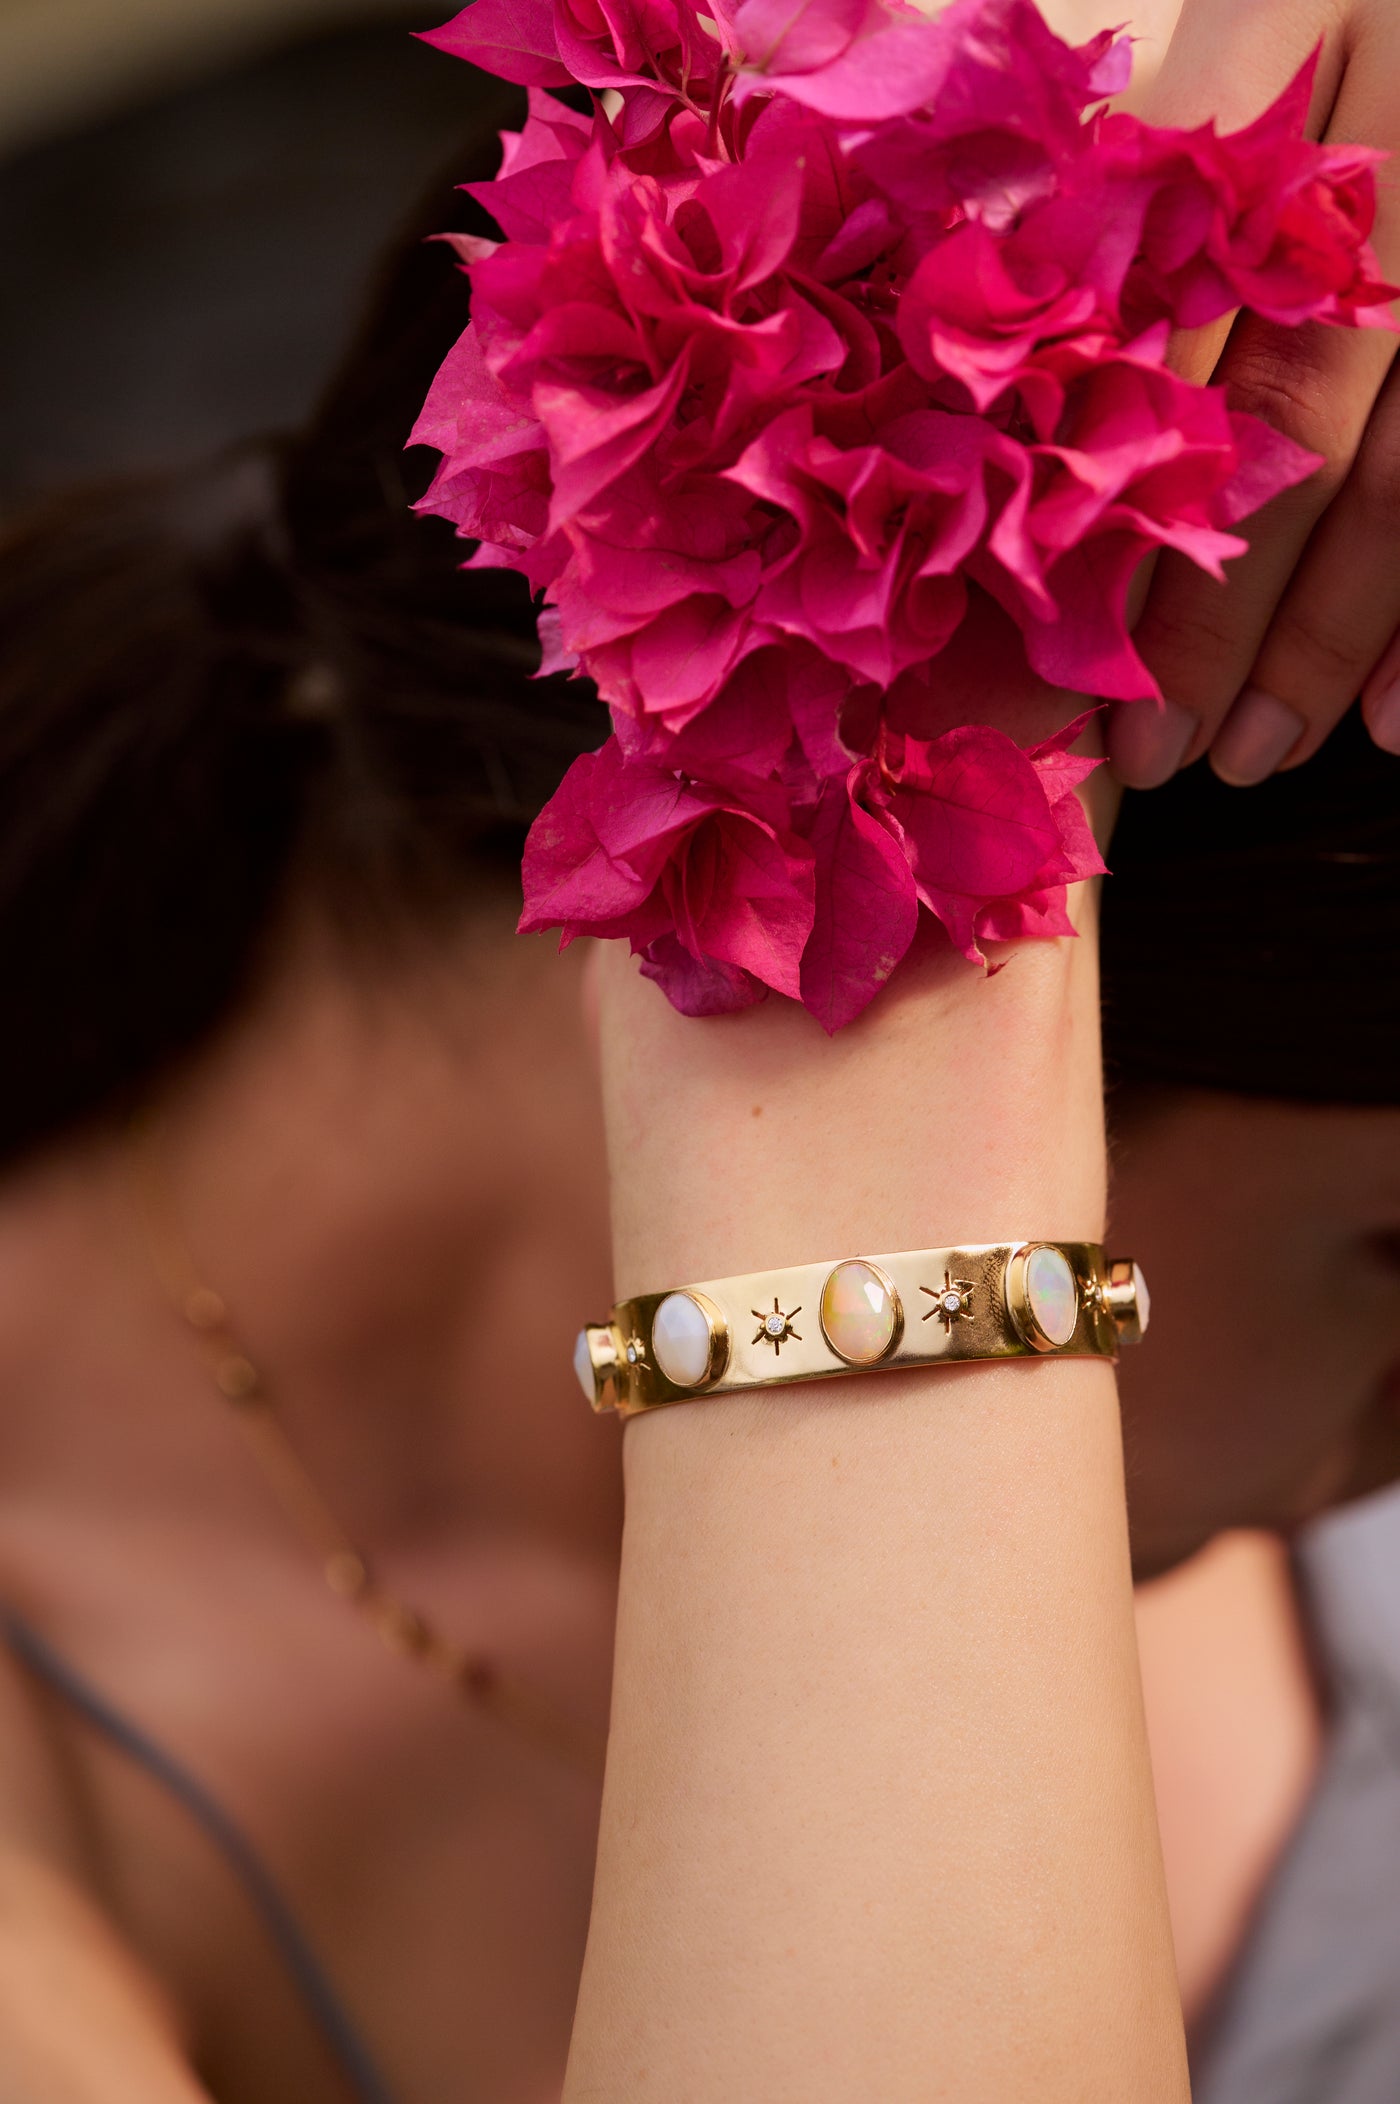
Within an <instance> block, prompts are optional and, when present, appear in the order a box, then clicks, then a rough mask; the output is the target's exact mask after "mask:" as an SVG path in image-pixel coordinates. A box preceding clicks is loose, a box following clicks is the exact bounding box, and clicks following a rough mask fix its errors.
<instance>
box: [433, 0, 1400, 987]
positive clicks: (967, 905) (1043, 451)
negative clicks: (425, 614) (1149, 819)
mask: <svg viewBox="0 0 1400 2104" xmlns="http://www.w3.org/2000/svg"><path fill="white" fill-rule="evenodd" d="M709 5H710V6H711V9H712V11H711V12H703V11H698V10H697V8H696V7H695V6H694V5H693V4H692V0H473V4H472V5H471V6H470V7H468V8H467V9H466V11H465V12H464V13H463V14H462V15H460V16H459V17H458V18H457V19H456V20H455V21H454V22H452V23H450V24H449V25H448V26H447V27H446V28H444V29H442V30H439V31H437V32H435V33H434V35H433V37H432V39H431V41H433V42H436V43H437V44H439V45H441V46H443V47H444V48H446V49H447V50H450V51H453V52H455V53H457V54H458V55H460V56H461V57H463V58H466V59H470V60H472V61H473V62H475V63H476V64H478V65H481V66H484V67H486V68H488V69H489V70H491V71H493V72H496V73H498V74H501V75H503V76H504V77H505V78H507V79H509V80H513V81H516V82H519V83H521V84H523V85H525V86H526V87H528V88H529V90H530V98H529V116H528V120H527V122H526V124H525V126H524V129H523V130H522V131H521V132H520V133H519V134H507V135H506V138H505V155H504V159H503V163H502V167H501V172H500V175H499V177H498V178H497V180H496V181H494V182H492V183H489V184H484V185H480V186H477V187H476V190H475V194H476V195H477V196H478V197H479V198H480V199H481V201H482V202H483V203H484V204H485V205H486V206H487V207H488V208H489V210H490V212H491V214H492V216H493V218H494V220H495V221H496V223H497V225H498V226H499V228H500V230H501V233H502V235H503V237H504V238H503V239H502V240H501V241H500V242H490V241H485V240H480V239H476V238H467V237H458V246H459V248H460V250H461V253H462V257H463V260H464V262H465V264H466V266H467V268H468V270H469V272H470V276H471V284H472V323H471V327H470V328H469V329H468V331H467V333H466V335H465V336H464V338H463V339H462V341H461V342H460V343H459V345H458V346H457V348H456V350H455V351H454V353H453V354H452V356H451V358H450V359H449V360H448V362H447V364H446V365H445V366H444V368H443V370H442V372H441V374H440V375H439V377H438V380H437V382H436V385H435V386H434V389H433V392H432V395H431V397H430V399H429V402H428V404H427V407H426V409H425V411H424V414H423V417H422V420H421V422H420V424H419V426H418V428H417V431H416V433H415V438H416V439H417V440H418V442H420V443H426V444H429V445H432V446H434V447H436V448H437V449H438V450H439V451H440V452H441V454H442V456H443V458H442V464H441V468H440V471H439V473H438V475H437V477H436V479H435V481H434V483H433V487H432V489H431V491H430V492H429V494H428V496H427V498H426V499H425V500H424V501H425V506H426V508H427V509H429V510H431V511H434V512H437V513H440V514H443V515H445V516H447V517H448V518H450V519H452V520H453V521H454V522H455V524H456V526H457V527H458V529H459V531H460V532H461V533H462V534H463V535H464V536H466V537H468V538H470V539H472V540H474V541H476V542H478V543H479V547H478V550H477V552H476V554H475V555H474V556H473V558H472V560H473V562H474V563H476V564H478V565H504V566H506V567H509V568H512V569H515V570H518V571H520V572H521V573H522V574H523V575H524V576H525V577H526V578H527V579H528V581H529V583H530V586H531V587H532V589H533V590H534V591H535V592H536V593H537V594H538V595H540V596H541V598H542V600H543V602H544V610H543V613H542V617H541V633H542V636H543V638H544V641H545V650H546V666H547V668H548V669H553V670H558V669H561V668H570V669H575V670H577V671H579V672H580V673H583V674H586V675H588V676H589V677H591V678H592V679H593V680H594V681H596V683H597V686H598V690H599V693H600V695H601V697H602V699H603V700H604V701H605V702H606V703H607V704H608V706H609V708H610V710H611V712H612V722H613V736H612V738H611V739H610V740H609V742H608V743H607V745H605V746H604V747H603V749H602V750H601V751H600V752H598V753H597V754H595V755H592V756H591V757H589V758H587V759H584V760H581V761H579V762H578V763H577V764H576V766H575V767H574V769H573V770H572V771H571V773H570V774H569V776H568V778H567V779H566V781H565V782H564V784H563V786H562V788H561V789H560V791H559V793H558V795H557V796H556V797H555V798H554V800H553V802H552V803H551V804H550V805H549V807H548V808H547V809H546V811H545V812H544V814H543V816H542V817H541V818H540V820H539V821H538V824H537V826H536V828H535V831H534V834H533V836H532V839H531V842H530V847H529V852H528V854H527V858H526V865H525V898H526V906H525V916H524V920H523V922H522V926H524V927H525V928H527V929H538V928H543V927H554V926H557V927H560V928H562V930H563V934H564V939H565V940H568V939H569V938H571V937H572V936H574V935H577V934H581V933H592V934H599V935H617V936H625V937H627V938H629V939H630V941H631V943H632V945H633V948H634V949H635V950H636V951H638V952H639V953H640V954H641V956H642V958H643V966H644V969H645V970H646V971H648V972H649V973H650V974H651V975H652V976H654V977H655V978H656V979H658V980H659V981H660V983H661V984H662V985H663V986H664V988H665V989H666V991H667V993H668V994H669V995H670V997H671V999H672V1000H673V1001H674V1002H675V1003H676V1005H677V1006H678V1007H680V1008H682V1009H684V1010H685V1011H686V1012H688V1013H713V1012H715V1011H717V1010H722V1009H730V1008H734V1007H739V1006H743V1005H745V1004H746V1003H748V1002H751V1001H753V1000H755V999H758V998H760V997H761V995H762V993H763V991H764V990H765V989H766V988H770V987H771V988H773V989H775V990H777V991H778V992H780V993H783V994H785V995H789V996H791V997H792V998H794V999H800V1000H802V1001H804V1002H805V1003H806V1005H807V1006H808V1007H809V1008H810V1009H812V1010H813V1012H814V1013H816V1014H817V1015H818V1016H819V1017H820V1018H821V1020H822V1021H823V1022H824V1023H825V1024H826V1026H827V1027H828V1028H830V1029H834V1028H837V1027H839V1026H840V1025H841V1024H843V1023H845V1022H847V1021H849V1020H850V1019H851V1018H852V1017H853V1016H854V1015H856V1014H858V1013H859V1011H860V1010H861V1009H862V1008H863V1007H864V1006H865V1004H866V1003H867V1002H868V1001H869V1000H870V999H871V997H872V995H873V994H874V993H875V992H876V991H877V990H878V988H879V987H880V986H881V985H882V984H883V983H884V982H885V980H886V979H887V978H888V977H889V975H890V973H891V971H892V970H893V969H894V967H895V965H896V964H897V963H898V961H899V959H900V958H901V956H903V954H904V953H905V951H906V950H907V949H908V947H909V945H910V943H911V941H912V940H913V938H914V935H915V932H916V927H917V924H918V920H919V913H920V908H921V907H922V908H923V909H925V910H926V912H927V913H929V914H931V915H933V916H934V917H935V918H936V919H937V920H938V921H940V922H941V923H942V924H943V926H944V927H945V928H946V929H947V931H948V933H949V935H950V936H951V938H952V940H953V942H954V943H955V944H956V945H957V946H958V947H959V948H960V949H961V950H963V951H964V952H965V953H966V954H967V955H968V956H969V957H972V958H980V956H981V951H980V944H981V943H982V942H983V941H986V940H1003V939H1006V938H1008V937H1016V936H1025V935H1046V934H1064V933H1068V932H1071V931H1070V928H1069V923H1068V920H1067V918H1066V913H1065V888H1066V885H1067V884H1069V883H1071V882H1073V881H1075V880H1076V879H1078V878H1080V877H1083V876H1086V875H1088V874H1090V873H1093V872H1096V871H1097V870H1099V869H1100V868H1101V867H1102V865H1101V863H1100V861H1099V858H1098V856H1097V853H1096V851H1095V848H1094V844H1093V840H1092V837H1091V836H1090V834H1089V832H1088V830H1087V828H1086V826H1085V824H1084V821H1083V818H1082V816H1081V813H1080V806H1079V803H1078V800H1077V798H1076V797H1075V795H1074V794H1073V791H1074V788H1075V786H1076V785H1077V783H1078V782H1079V781H1080V780H1081V779H1082V778H1083V776H1084V775H1085V773H1086V772H1087V771H1088V768H1089V766H1090V764H1091V763H1089V762H1086V761H1084V760H1080V759H1075V758H1074V757H1073V756H1072V755H1071V753H1070V749H1069V748H1070V744H1071V743H1072V734H1076V733H1077V730H1078V728H1079V727H1080V726H1078V725H1074V726H1070V727H1069V728H1068V729H1067V730H1066V731H1065V732H1064V733H1062V734H1061V736H1060V737H1058V738H1056V739H1053V740H1051V741H1050V742H1049V743H1048V744H1044V743H1042V744H1039V745H1032V746H1030V747H1029V748H1027V749H1023V747H1022V746H1021V745H1019V744H1017V743H1016V742H1015V741H1014V740H1013V739H1012V738H1011V737H1010V736H1008V735H1007V734H1006V733H1005V731H1004V730H994V729H992V728H990V727H988V726H986V725H984V724H979V723H976V722H973V723H969V722H968V721H967V720H966V719H967V718H968V716H969V715H976V713H977V708H978V701H977V695H976V683H975V682H973V683H972V687H971V690H970V688H969V681H968V678H967V672H966V667H967V665H968V664H969V663H976V664H985V663H986V662H988V659H987V656H986V653H987V652H990V651H993V650H995V651H997V652H999V653H1001V657H1002V658H1003V659H1004V658H1005V655H1006V652H1007V651H1008V649H1010V650H1012V652H1013V653H1014V656H1015V659H1016V661H1017V662H1018V663H1019V665H1020V667H1021V670H1022V674H1023V676H1024V675H1025V674H1026V673H1027V671H1028V672H1029V673H1030V674H1032V675H1034V676H1035V677H1036V678H1038V679H1039V680H1042V681H1047V682H1049V683H1050V684H1051V685H1052V686H1054V687H1057V688H1067V689H1072V690H1075V691H1077V692H1081V693H1087V694H1091V695H1094V696H1098V697H1116V698H1120V699H1135V698H1140V697H1148V696H1151V695H1154V694H1155V692H1156V689H1155V686H1154V683H1153V681H1152V679H1151V677H1150V675H1149V674H1148V672H1147V670H1146V668H1145V666H1144V665H1143V663H1142V661H1141V659H1140V658H1139V656H1138V654H1137V652H1136V650H1135V649H1134V647H1133V643H1132V639H1131V635H1130V633H1129V627H1128V614H1127V603H1128V590H1129V585H1130V581H1131V579H1132V576H1133V573H1134V571H1135V570H1136V569H1137V568H1138V566H1139V564H1140V563H1141V561H1142V559H1143V558H1144V556H1146V555H1148V554H1150V553H1151V552H1152V551H1154V550H1156V549H1159V548H1167V547H1169V548H1175V549H1178V550H1180V551H1181V552H1182V553H1184V554H1185V555H1187V556H1188V557H1189V558H1190V559H1191V560H1192V561H1193V562H1195V563H1197V564H1199V565H1200V566H1201V567H1202V568H1203V569H1205V570H1208V571H1209V572H1211V574H1213V575H1216V576H1219V575H1220V574H1221V565H1222V563H1223V562H1224V561H1225V559H1226V558H1228V557H1229V556H1231V555H1234V554H1236V553H1239V552H1240V551H1241V550H1242V549H1243V548H1244V547H1245V545H1246V543H1245V542H1244V541H1243V540H1242V539H1241V538H1240V537H1239V535H1238V533H1237V532H1236V530H1235V529H1236V528H1237V526H1238V524H1239V522H1240V521H1241V520H1242V519H1243V518H1244V517H1246V516H1247V515H1248V514H1249V513H1251V512H1253V511H1254V510H1256V509H1257V508H1258V507H1259V506H1260V505H1261V504H1263V503H1265V502H1266V501H1267V500H1268V499H1269V498H1270V497H1272V496H1274V495H1275V494H1277V493H1278V492H1279V491H1281V490H1284V489H1286V488H1288V487H1290V486H1291V485H1293V484H1295V483H1297V482H1299V481H1300V480H1302V479H1303V478H1305V477H1306V476H1307V475H1308V474H1309V473H1311V472H1312V471H1313V469H1314V467H1315V466H1316V462H1315V461H1314V459H1313V458H1312V456H1311V455H1308V454H1305V453H1303V452H1301V451H1300V450H1299V449H1298V448H1297V447H1296V446H1294V445H1293V444H1292V443H1291V442H1289V441H1288V440H1286V439H1285V438H1283V437H1282V436H1280V435H1279V434H1277V433H1275V432H1273V431H1272V430H1270V429H1269V428H1268V427H1267V426H1265V425H1264V424H1262V423H1259V422H1257V421H1255V420H1253V419H1250V418H1247V417H1243V416H1241V415H1238V414H1236V413H1234V412H1233V411H1232V410H1231V409H1230V407H1229V404H1228V402H1227V401H1226V399H1225V396H1224V393H1223V391H1220V390H1213V389H1208V388H1202V387H1196V386H1192V385H1190V384H1188V383H1187V382H1186V381H1184V380H1182V379H1180V378H1179V377H1177V376H1176V375H1175V374H1174V373H1173V372H1172V371H1171V370H1170V368H1169V366H1168V364H1167V355H1166V354H1167V341H1168V334H1169V331H1170V329H1171V328H1172V327H1173V326H1176V325H1187V326H1195V325H1198V324H1200V323H1203V322H1207V321H1210V320H1212V319H1214V318H1216V317H1218V316H1219V315H1221V314H1224V313H1227V312H1229V311H1230V310H1232V309H1233V308H1235V307H1237V306H1240V305H1244V304H1247V305H1249V306H1250V307H1252V308H1254V309H1256V310H1257V311H1258V312H1259V313H1261V314H1263V315H1266V316H1270V317H1272V318H1274V319H1275V320H1277V321H1279V322H1281V323H1285V324H1294V323H1299V322H1302V321H1304V320H1315V319H1316V320H1323V321H1329V322H1336V323H1342V324H1348V325H1358V324H1368V323H1375V322H1379V321H1381V320H1383V319H1386V318H1387V315H1386V306H1385V303H1386V302H1387V301H1388V300H1389V299H1390V298H1391V297H1392V288H1390V287H1389V286H1387V285H1385V284H1383V283H1382V282H1380V280H1379V278H1378V276H1377V272H1376V268H1375V264H1374V259H1373V257H1372V255H1371V251H1370V249H1369V247H1368V237H1369V233H1370V228H1371V223H1372V218H1373V215H1374V210H1375V185H1374V175H1373V170H1372V162H1373V161H1374V160H1375V158H1376V156H1374V155H1371V154H1369V153H1367V152H1365V151H1364V150H1361V149H1357V148H1352V147H1347V148H1333V147H1321V146H1315V145H1311V144H1309V143H1307V142H1306V141H1305V139H1304V137H1303V132H1302V120H1303V117H1304V115H1305V113H1306V105H1307V95H1308V76H1307V75H1304V76H1303V77H1301V78H1300V79H1299V80H1298V81H1297V82H1295V84H1294V86H1293V87H1292V88H1291V89H1290V90H1289V91H1288V93H1287V94H1286V95H1285V96H1284V97H1283V98H1282V100H1281V101H1280V102H1279V103H1278V104H1277V105H1275V107H1274V108H1273V109H1271V110H1270V111H1269V112H1268V113H1267V114H1266V115H1265V116H1264V117H1262V118H1261V119H1260V120H1259V122H1258V123H1256V124H1255V125H1253V126H1252V127H1250V129H1248V130H1247V131H1243V132H1238V133H1235V134H1232V135H1229V136H1223V137H1222V136H1218V135H1217V134H1216V132H1215V131H1214V129H1213V128H1212V127H1209V126H1207V127H1205V128H1203V129H1201V130H1199V131H1194V132H1180V131H1161V130H1155V129H1153V128H1151V127H1149V126H1147V125H1144V124H1142V123H1141V122H1139V121H1138V120H1136V119H1135V118H1132V117H1129V116H1126V115H1122V114H1109V113H1107V112H1106V111H1105V109H1104V103H1105V99H1106V98H1108V97H1111V96H1112V95H1113V94H1114V93H1115V92H1116V91H1117V90H1118V89H1120V88H1121V87H1123V86H1124V85H1125V83H1126V76H1127V69H1128V59H1129V50H1128V45H1127V42H1126V40H1124V39H1120V38H1117V37H1116V36H1114V35H1113V34H1110V33H1106V34H1104V35H1103V36H1100V37H1098V38H1096V39H1094V40H1093V41H1092V42H1091V43H1089V44H1087V45H1085V46H1081V47H1079V48H1077V49H1076V48H1072V47H1070V46H1069V45H1067V44H1065V43H1063V42H1061V41H1060V40H1059V39H1058V38H1057V37H1055V36H1054V35H1053V34H1052V32H1051V31H1050V30H1049V29H1048V28H1047V27H1046V25H1045V23H1044V21H1043V20H1042V18H1041V16H1040V14H1039V13H1038V11H1037V9H1036V7H1035V6H1034V4H1033V0H954V4H953V5H952V6H950V7H948V8H947V9H946V10H945V11H944V12H943V13H942V14H940V15H938V16H936V17H935V18H933V19H929V18H927V17H925V16H924V15H922V14H920V13H918V12H916V11H915V10H914V9H913V8H911V7H909V6H907V5H905V4H904V0H807V4H806V5H804V6H799V7H794V6H793V5H792V0H738V4H730V0H709ZM570 83H582V84H584V85H585V86H586V87H588V88H590V89H592V90H594V91H595V95H594V107H593V111H592V114H591V116H587V117H585V116H582V115H580V114H578V113H577V112H576V111H575V110H574V109H572V108H570V107H568V106H566V105H565V104H564V103H562V102H560V101H558V100H557V99H556V98H555V97H554V96H553V95H552V94H550V93H549V90H550V89H552V88H556V87H562V86H565V85H567V84H570ZM955 667H959V668H961V669H958V670H955V669H954V668H955Z"/></svg>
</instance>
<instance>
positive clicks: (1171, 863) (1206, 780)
mask: <svg viewBox="0 0 1400 2104" xmlns="http://www.w3.org/2000/svg"><path fill="white" fill-rule="evenodd" d="M1108 859H1109V863H1110V865H1111V867H1112V869H1113V872H1114V874H1113V876H1112V877H1111V878H1110V879H1109V881H1108V882H1107V883H1106V884H1105V886H1104V919H1103V977H1104V1035H1105V1051H1106V1054H1107V1059H1108V1068H1109V1074H1110V1078H1111V1079H1116V1081H1117V1082H1118V1084H1119V1085H1120V1086H1125V1085H1156V1084H1161V1085H1164V1086H1170V1087H1197V1088H1214V1089H1225V1090H1229V1091H1231V1092H1232V1093H1234V1094H1237V1095H1255V1096H1275V1097H1280V1098H1285V1099H1289V1100H1293V1101H1299V1102H1312V1103H1354V1104H1400V759H1396V758H1394V757H1392V756H1391V755H1390V754H1387V753H1383V752H1380V751H1378V750H1377V748H1376V747H1375V746H1374V745H1373V744H1372V743H1371V741H1370V739H1369V738H1368V737H1367V735H1366V732H1365V730H1364V728H1363V726H1362V724H1361V720H1360V713H1359V711H1358V710H1355V709H1354V710H1353V711H1352V712H1351V714H1350V715H1349V716H1348V717H1347V718H1346V719H1345V721H1344V722H1343V723H1342V724H1341V725H1340V726H1339V728H1338V729H1337V730H1336V731H1334V732H1333V734H1332V736H1331V738H1330V739H1329V740H1328V742H1327V744H1326V745H1325V746H1324V747H1323V748H1322V751H1321V752H1320V753H1319V754H1318V755H1317V756H1316V758H1314V759H1312V760H1310V761H1308V763H1307V765H1306V766H1303V767H1299V768H1296V769H1295V770H1294V771H1293V772H1291V773H1289V774H1281V775H1276V776H1274V777H1273V779H1272V780H1270V781H1268V782H1265V783H1263V784H1262V785H1261V786H1260V787H1258V788H1254V789H1229V788H1226V787H1225V785H1224V784H1223V783H1221V782H1219V781H1217V780H1216V778H1215V776H1214V775H1213V774H1212V773H1211V772H1210V769H1209V768H1208V767H1207V766H1206V764H1205V763H1204V762H1201V763H1199V764H1198V765H1196V766H1195V767H1192V768H1190V769H1188V771H1187V772H1186V773H1185V774H1183V775H1179V776H1178V777H1177V779H1176V780H1175V781H1174V782H1172V783H1171V784H1169V785H1168V787H1167V788H1165V789H1157V790H1153V791H1152V792H1151V793H1150V794H1149V795H1144V796H1129V797H1127V798H1126V799H1125V800H1124V806H1123V815H1122V818H1121V820H1120V823H1119V827H1118V831H1117V833H1116V834H1115V836H1114V839H1113V843H1112V846H1111V848H1110V850H1109V857H1108Z"/></svg>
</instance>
